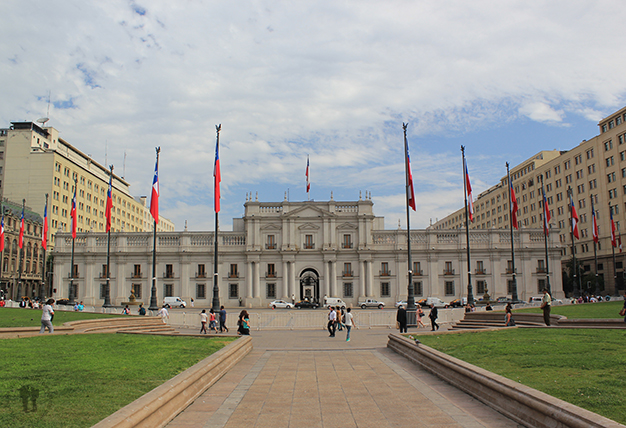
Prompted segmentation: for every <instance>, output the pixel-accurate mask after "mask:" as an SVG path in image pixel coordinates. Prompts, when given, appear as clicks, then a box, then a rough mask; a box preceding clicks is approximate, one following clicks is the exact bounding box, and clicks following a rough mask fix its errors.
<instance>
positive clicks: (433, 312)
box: [428, 303, 439, 331]
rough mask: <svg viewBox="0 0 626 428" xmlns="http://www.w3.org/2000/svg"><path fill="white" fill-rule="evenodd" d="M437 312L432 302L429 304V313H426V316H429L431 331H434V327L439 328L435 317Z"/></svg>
mask: <svg viewBox="0 0 626 428" xmlns="http://www.w3.org/2000/svg"><path fill="white" fill-rule="evenodd" d="M438 315H439V313H438V311H437V308H436V307H435V304H434V303H431V304H430V313H429V314H428V318H430V325H431V331H435V328H436V329H437V330H439V324H437V317H438Z"/></svg>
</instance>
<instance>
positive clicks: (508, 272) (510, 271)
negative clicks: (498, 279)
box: [506, 268, 517, 275]
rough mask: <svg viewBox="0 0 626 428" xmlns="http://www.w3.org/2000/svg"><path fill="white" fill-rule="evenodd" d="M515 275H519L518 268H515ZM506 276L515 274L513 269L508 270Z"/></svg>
mask: <svg viewBox="0 0 626 428" xmlns="http://www.w3.org/2000/svg"><path fill="white" fill-rule="evenodd" d="M515 273H517V268H515ZM506 274H507V275H512V274H513V269H511V268H506Z"/></svg>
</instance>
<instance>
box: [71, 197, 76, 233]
mask: <svg viewBox="0 0 626 428" xmlns="http://www.w3.org/2000/svg"><path fill="white" fill-rule="evenodd" d="M70 217H72V238H74V239H76V188H74V197H73V198H72V211H70Z"/></svg>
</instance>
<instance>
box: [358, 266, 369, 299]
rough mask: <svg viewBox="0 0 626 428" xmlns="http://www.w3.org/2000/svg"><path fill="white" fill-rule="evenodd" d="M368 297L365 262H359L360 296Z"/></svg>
mask: <svg viewBox="0 0 626 428" xmlns="http://www.w3.org/2000/svg"><path fill="white" fill-rule="evenodd" d="M358 297H367V294H366V292H365V260H360V261H359V296H358Z"/></svg>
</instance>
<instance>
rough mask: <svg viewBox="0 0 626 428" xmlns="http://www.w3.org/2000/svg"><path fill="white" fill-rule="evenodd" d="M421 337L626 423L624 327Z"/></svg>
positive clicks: (504, 373) (532, 329)
mask: <svg viewBox="0 0 626 428" xmlns="http://www.w3.org/2000/svg"><path fill="white" fill-rule="evenodd" d="M581 306H582V305H581ZM420 341H421V342H422V343H424V344H425V345H427V346H430V347H433V348H435V349H437V350H439V351H441V352H445V353H446V354H449V355H451V356H453V357H456V358H459V359H461V360H463V361H466V362H468V363H471V364H474V365H476V366H478V367H482V368H484V369H486V370H489V371H491V372H494V373H497V374H499V375H501V376H504V377H506V378H508V379H511V380H513V381H516V382H520V383H522V384H524V385H527V386H530V387H532V388H535V389H537V390H539V391H543V392H545V393H547V394H550V395H552V396H554V397H557V398H560V399H562V400H564V401H567V402H569V403H572V404H575V405H577V406H580V407H582V408H585V409H587V410H590V411H592V412H595V413H599V414H601V415H603V416H605V417H607V418H610V419H613V420H615V421H618V422H620V423H622V424H624V423H626V400H624V385H626V371H625V370H624V367H625V366H626V352H625V351H626V346H625V345H624V330H601V329H536V328H520V329H507V330H502V331H489V332H477V333H462V334H444V335H435V336H420Z"/></svg>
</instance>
